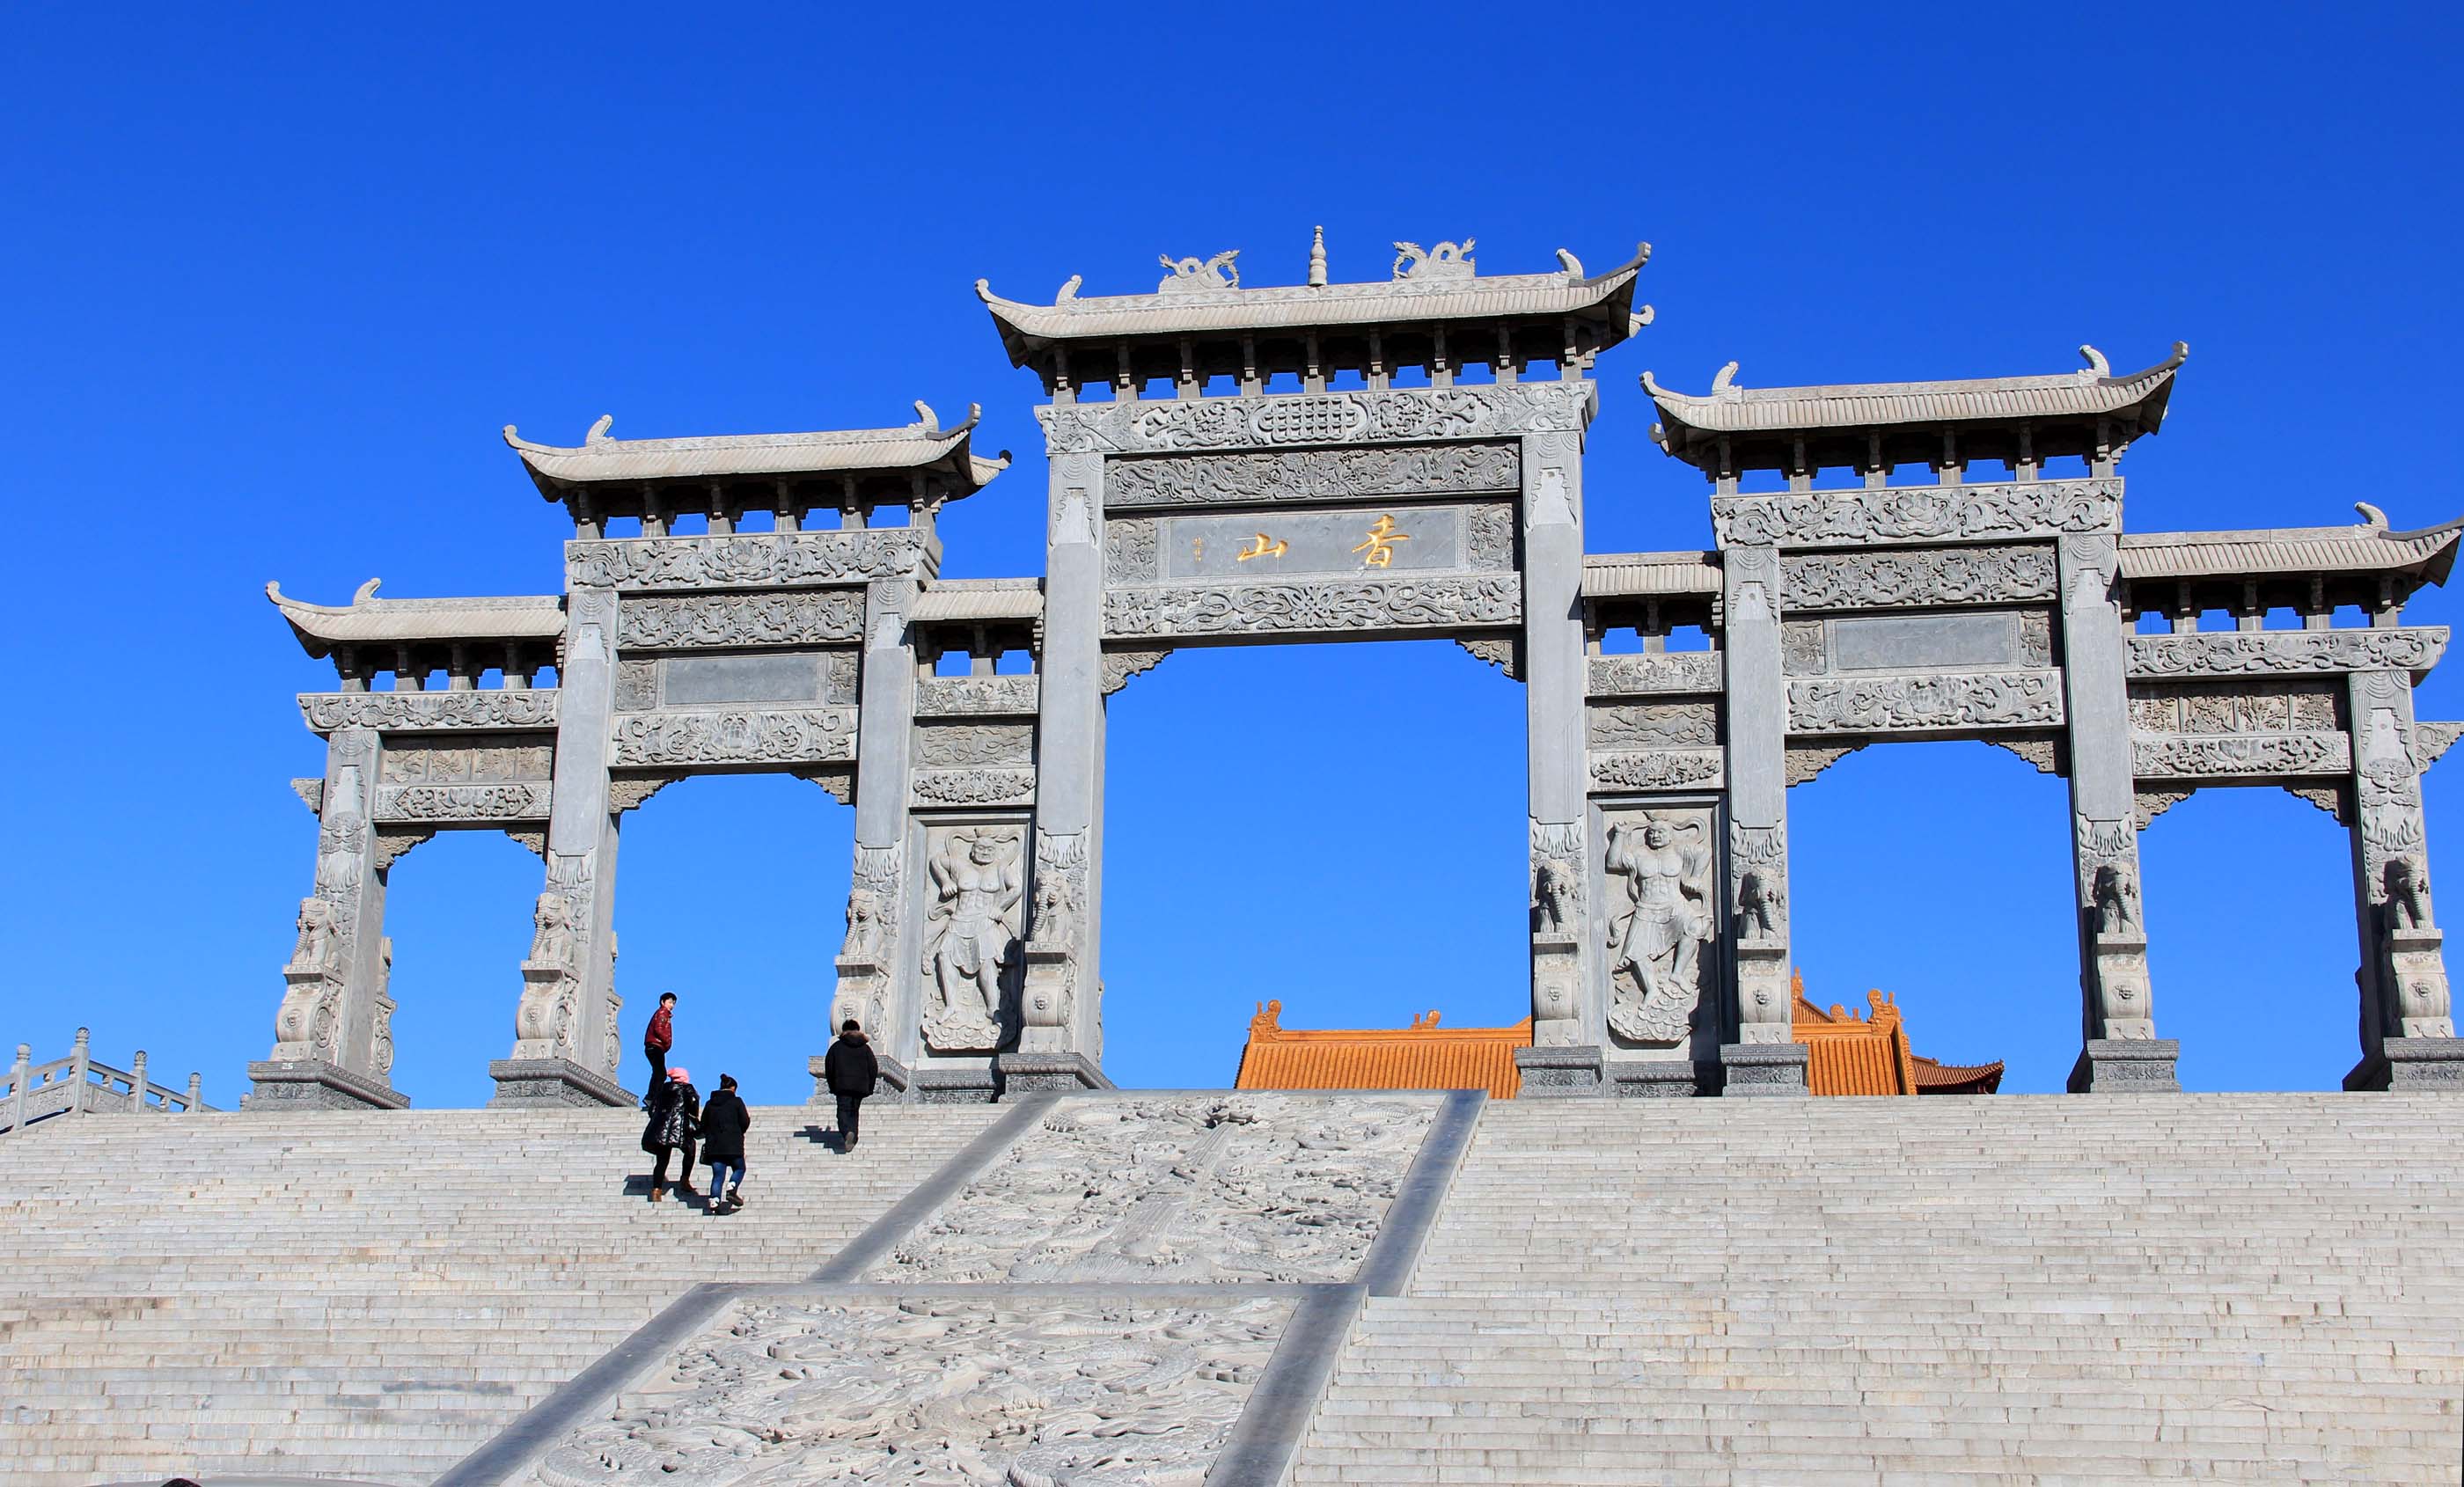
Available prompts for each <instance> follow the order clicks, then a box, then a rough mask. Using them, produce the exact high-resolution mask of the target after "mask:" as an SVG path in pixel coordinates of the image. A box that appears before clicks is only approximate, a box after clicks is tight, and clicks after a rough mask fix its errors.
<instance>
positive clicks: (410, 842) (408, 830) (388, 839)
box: [374, 826, 436, 872]
mask: <svg viewBox="0 0 2464 1487" xmlns="http://www.w3.org/2000/svg"><path fill="white" fill-rule="evenodd" d="M435 835H436V831H435V828H433V827H430V828H429V829H428V830H425V831H422V830H419V829H418V828H416V827H404V826H380V827H378V828H377V840H376V851H375V853H374V857H375V860H376V867H377V871H379V872H383V871H385V869H386V868H388V867H391V866H392V865H393V864H394V863H395V862H396V861H397V860H399V859H400V858H401V857H402V856H403V854H404V853H406V852H408V851H409V850H410V849H411V848H412V847H415V846H417V845H419V844H420V843H421V842H427V841H430V840H432V839H433V838H434V837H435Z"/></svg>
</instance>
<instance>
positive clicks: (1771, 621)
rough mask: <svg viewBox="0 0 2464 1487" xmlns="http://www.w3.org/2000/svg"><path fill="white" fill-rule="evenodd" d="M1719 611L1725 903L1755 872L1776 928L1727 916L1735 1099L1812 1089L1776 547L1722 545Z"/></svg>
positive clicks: (1724, 1055)
mask: <svg viewBox="0 0 2464 1487" xmlns="http://www.w3.org/2000/svg"><path fill="white" fill-rule="evenodd" d="M1720 564H1721V571H1722V579H1721V583H1722V589H1721V608H1722V612H1723V614H1724V616H1725V619H1724V620H1723V622H1722V634H1723V636H1724V637H1725V649H1726V651H1727V654H1726V656H1725V657H1724V667H1723V670H1724V671H1725V674H1726V678H1727V680H1726V686H1727V697H1726V702H1727V707H1726V714H1727V730H1728V732H1727V762H1728V870H1727V878H1726V881H1727V887H1728V905H1729V907H1730V908H1734V907H1735V905H1736V903H1737V900H1738V895H1739V893H1740V891H1741V890H1742V889H1743V887H1744V886H1745V880H1746V877H1747V875H1748V874H1752V875H1753V876H1754V877H1755V880H1756V885H1757V886H1756V892H1757V893H1758V894H1760V895H1761V896H1762V898H1763V900H1764V901H1765V902H1768V903H1775V904H1776V905H1777V906H1778V912H1777V913H1776V914H1775V915H1774V916H1773V920H1774V922H1773V924H1772V926H1771V930H1770V931H1769V932H1767V933H1766V932H1763V931H1762V929H1761V926H1760V924H1759V923H1757V924H1756V925H1755V926H1754V927H1753V929H1754V933H1753V934H1752V935H1751V937H1749V934H1748V926H1747V925H1746V923H1745V922H1744V920H1745V916H1743V915H1739V914H1729V915H1727V921H1728V924H1727V933H1726V936H1725V939H1726V942H1727V946H1728V950H1729V964H1728V971H1729V978H1728V979H1729V984H1730V985H1731V986H1732V987H1734V988H1735V991H1736V997H1737V1040H1736V1041H1735V1042H1733V1043H1724V1044H1722V1045H1721V1048H1720V1062H1721V1064H1722V1066H1723V1068H1724V1070H1725V1072H1726V1074H1727V1082H1726V1084H1725V1086H1724V1091H1723V1092H1724V1093H1727V1094H1730V1095H1801V1094H1804V1093H1806V1075H1805V1070H1806V1062H1807V1057H1808V1056H1807V1051H1806V1048H1805V1045H1804V1044H1802V1043H1799V1042H1798V1041H1796V1029H1795V1008H1794V1006H1793V1002H1792V1000H1791V998H1790V995H1789V931H1788V912H1787V905H1788V904H1789V903H1790V902H1791V899H1790V894H1789V888H1788V680H1787V676H1786V674H1785V670H1784V667H1783V666H1782V664H1781V658H1780V617H1779V606H1780V565H1779V549H1778V548H1777V547H1773V546H1741V547H1729V548H1727V549H1724V550H1723V551H1722V553H1721V555H1720Z"/></svg>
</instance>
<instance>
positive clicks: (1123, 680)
mask: <svg viewBox="0 0 2464 1487" xmlns="http://www.w3.org/2000/svg"><path fill="white" fill-rule="evenodd" d="M1171 654H1172V652H1171V651H1169V650H1108V651H1106V652H1104V683H1103V687H1104V695H1105V696H1107V697H1109V696H1111V694H1112V693H1114V692H1116V691H1119V690H1120V689H1122V688H1124V687H1127V686H1128V685H1130V678H1131V677H1133V676H1143V675H1145V674H1146V673H1147V672H1149V671H1152V670H1154V669H1155V667H1159V666H1161V665H1163V658H1164V657H1166V656H1169V655H1171Z"/></svg>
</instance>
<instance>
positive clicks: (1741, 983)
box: [1724, 940, 1796, 1061]
mask: <svg viewBox="0 0 2464 1487" xmlns="http://www.w3.org/2000/svg"><path fill="white" fill-rule="evenodd" d="M1792 1002H1793V994H1792V993H1791V992H1790V990H1789V981H1788V945H1787V943H1786V942H1784V941H1761V940H1739V941H1738V942H1737V1041H1738V1042H1739V1043H1752V1044H1764V1045H1770V1046H1773V1047H1786V1046H1789V1045H1792V1044H1793V1043H1794V1042H1795V1040H1796V1017H1795V1013H1796V1009H1795V1008H1794V1006H1793V1005H1792ZM1724 1061H1726V1060H1725V1059H1724Z"/></svg>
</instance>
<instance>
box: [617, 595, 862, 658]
mask: <svg viewBox="0 0 2464 1487" xmlns="http://www.w3.org/2000/svg"><path fill="white" fill-rule="evenodd" d="M618 615H619V620H618V624H617V630H618V634H619V635H620V636H621V637H622V641H621V644H622V645H624V647H625V648H626V649H627V650H683V649H691V648H696V647H703V646H752V645H820V644H822V643H824V642H828V641H852V640H856V639H859V638H861V637H862V635H863V633H864V595H862V594H861V593H856V592H849V591H825V592H821V593H811V592H804V593H785V594H701V595H677V596H674V597H670V598H646V599H627V600H625V601H623V603H622V605H621V606H620V607H619V609H618Z"/></svg>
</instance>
